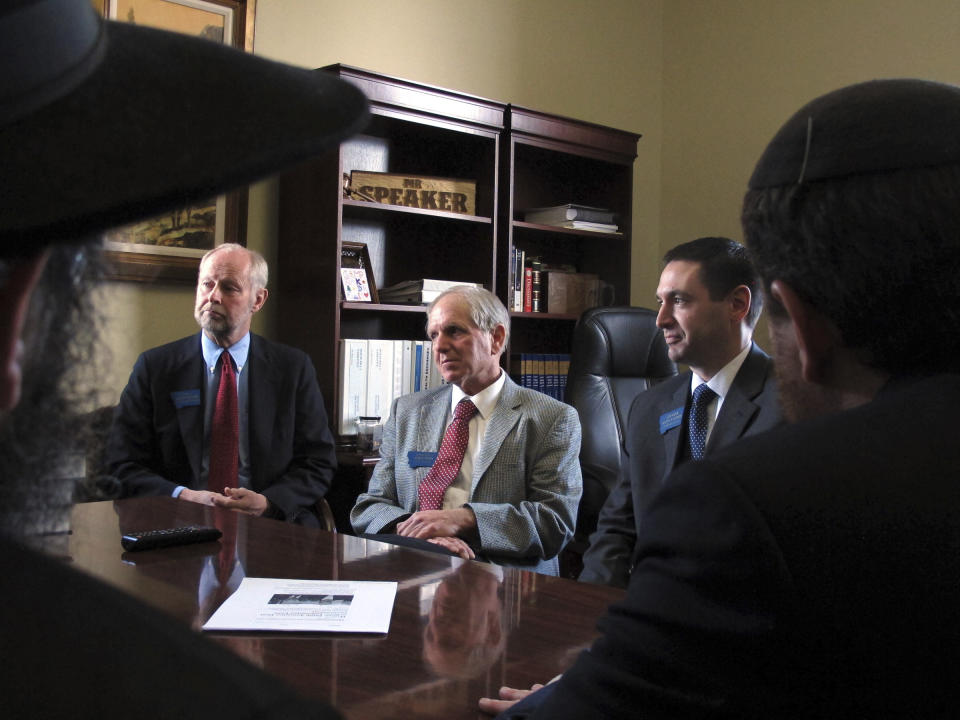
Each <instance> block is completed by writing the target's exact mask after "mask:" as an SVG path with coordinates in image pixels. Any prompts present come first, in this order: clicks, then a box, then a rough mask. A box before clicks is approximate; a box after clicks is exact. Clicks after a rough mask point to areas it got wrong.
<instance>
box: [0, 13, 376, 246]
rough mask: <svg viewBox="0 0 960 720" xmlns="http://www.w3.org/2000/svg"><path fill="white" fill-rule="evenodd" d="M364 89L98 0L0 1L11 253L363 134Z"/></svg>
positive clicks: (0, 210)
mask: <svg viewBox="0 0 960 720" xmlns="http://www.w3.org/2000/svg"><path fill="white" fill-rule="evenodd" d="M366 120H367V101H366V98H365V97H364V96H363V94H362V93H361V92H360V91H359V90H358V89H357V88H355V87H353V86H352V85H349V84H348V83H345V82H343V81H341V80H339V79H337V78H334V77H332V76H330V75H327V74H325V73H322V72H318V71H315V70H307V69H303V68H297V67H292V66H289V65H284V64H281V63H277V62H272V61H269V60H266V59H263V58H258V57H255V56H253V55H251V54H248V53H244V52H241V51H239V50H235V49H232V48H228V47H226V46H223V45H218V44H216V43H213V42H210V41H207V40H203V39H199V38H191V37H187V36H185V35H180V34H175V33H168V32H163V31H159V30H153V29H151V28H145V27H137V26H134V25H128V24H123V23H115V22H110V21H104V20H102V19H101V18H100V17H99V16H98V15H97V13H96V11H95V10H94V9H93V8H92V7H91V5H90V2H89V0H5V3H4V6H3V7H2V8H0V254H2V255H13V254H17V253H22V252H31V251H33V250H35V249H36V248H37V247H38V246H39V245H41V244H45V243H50V242H60V241H66V240H70V239H72V238H76V237H82V236H89V235H90V234H92V233H96V232H99V231H102V230H105V229H107V228H109V227H112V226H115V225H120V224H123V223H126V222H130V221H132V220H135V219H138V218H141V217H145V216H148V215H151V214H157V213H160V212H163V211H165V210H169V209H171V208H173V207H175V206H177V205H184V204H187V203H189V202H191V201H195V200H199V199H204V198H209V197H212V196H214V195H216V194H218V193H220V192H223V191H225V190H228V189H230V188H233V187H237V186H239V185H242V184H245V183H249V182H252V181H254V180H257V179H259V178H262V177H264V176H266V175H268V174H270V173H271V172H274V171H276V170H279V169H280V168H282V167H284V166H286V165H290V164H292V163H295V162H297V161H299V160H303V159H306V158H308V157H310V156H313V155H316V154H318V153H320V152H322V151H324V150H326V149H328V148H330V147H331V146H332V145H334V144H335V143H337V142H339V141H340V140H341V139H343V138H345V137H347V136H349V135H350V134H352V133H354V132H356V131H358V130H359V129H361V128H362V127H363V124H364V123H365V122H366Z"/></svg>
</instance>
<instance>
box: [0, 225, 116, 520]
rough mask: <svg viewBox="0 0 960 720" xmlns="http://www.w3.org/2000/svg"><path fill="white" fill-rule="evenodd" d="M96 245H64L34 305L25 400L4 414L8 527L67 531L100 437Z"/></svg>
mask: <svg viewBox="0 0 960 720" xmlns="http://www.w3.org/2000/svg"><path fill="white" fill-rule="evenodd" d="M102 271H103V266H102V261H101V256H100V252H99V243H97V244H96V245H88V246H83V245H72V246H59V247H56V248H55V249H54V250H53V251H52V252H51V255H50V259H49V260H48V262H47V266H46V269H45V270H44V273H43V275H42V277H41V279H40V282H39V284H38V286H37V289H36V291H35V292H34V294H33V298H32V300H31V303H30V308H29V314H28V316H27V321H26V323H25V327H26V328H27V331H26V333H27V334H26V336H25V337H24V345H25V352H24V361H23V384H22V392H21V398H20V402H19V404H18V405H17V406H16V407H15V408H13V409H12V410H11V411H9V412H7V413H4V414H3V415H0V533H3V534H5V535H8V536H15V537H18V538H20V539H26V538H29V537H37V536H43V535H45V534H49V533H63V532H65V530H66V529H67V523H68V515H69V511H70V506H71V504H72V502H73V499H74V494H75V492H76V489H77V487H78V482H77V481H78V480H81V479H82V478H83V475H84V468H83V459H84V458H85V456H86V452H87V446H88V445H89V443H90V442H91V440H92V437H91V432H90V423H89V419H88V417H86V415H85V414H84V413H85V411H86V410H89V409H91V406H92V405H93V403H94V402H95V401H96V399H97V397H98V395H99V394H98V393H97V392H96V388H94V387H92V383H91V376H93V375H94V374H95V373H92V372H91V371H90V368H91V367H92V362H93V356H94V348H95V347H96V342H97V336H98V333H97V329H98V326H99V322H98V321H97V318H98V317H99V315H98V313H97V312H96V310H95V307H94V302H93V300H92V298H91V295H90V292H89V290H90V289H91V288H92V287H93V285H94V284H96V283H97V282H98V281H99V278H100V277H101V275H102Z"/></svg>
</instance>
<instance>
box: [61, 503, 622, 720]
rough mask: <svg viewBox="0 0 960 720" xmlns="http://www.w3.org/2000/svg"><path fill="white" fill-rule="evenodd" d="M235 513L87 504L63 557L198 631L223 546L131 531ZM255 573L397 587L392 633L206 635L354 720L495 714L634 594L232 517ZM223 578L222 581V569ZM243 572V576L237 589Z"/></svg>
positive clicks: (239, 550)
mask: <svg viewBox="0 0 960 720" xmlns="http://www.w3.org/2000/svg"><path fill="white" fill-rule="evenodd" d="M224 514H226V513H224V512H223V511H220V510H215V509H213V508H206V507H203V506H200V505H195V504H192V503H187V502H181V501H177V500H173V499H171V498H142V499H132V500H120V501H115V502H97V503H85V504H80V505H77V506H76V507H75V508H74V510H73V518H72V532H71V534H70V535H69V537H68V539H67V541H66V546H65V547H61V548H60V550H59V553H60V554H63V553H65V554H66V555H68V557H69V560H68V561H69V562H72V564H73V565H74V566H75V567H77V568H78V569H81V570H83V571H85V572H88V573H90V574H91V575H94V576H95V577H97V578H100V579H101V580H103V581H104V582H106V583H108V584H110V585H113V586H115V587H118V588H120V589H122V590H124V591H125V592H127V593H129V594H130V595H133V596H135V597H137V598H139V599H140V600H143V601H144V602H146V603H148V604H150V605H153V606H155V607H157V608H159V609H161V610H162V611H164V612H166V613H168V614H170V615H172V616H173V617H174V618H176V619H177V620H179V621H181V622H184V623H187V624H188V625H190V626H192V627H194V628H197V629H198V631H199V628H200V626H201V625H202V624H203V623H204V622H206V620H207V619H208V618H209V617H210V615H211V614H213V611H214V610H216V608H217V607H219V605H220V603H221V602H222V601H223V599H224V596H223V595H222V594H220V595H219V596H218V595H217V594H216V593H212V594H210V595H207V596H205V593H206V588H207V587H208V586H209V585H210V582H209V579H210V577H212V576H213V575H212V574H211V571H210V570H209V568H210V567H211V566H213V565H214V563H216V562H217V561H218V559H222V557H223V556H222V555H221V542H216V543H204V544H197V545H191V546H180V547H173V548H165V549H162V550H153V551H146V552H140V553H124V552H123V550H122V548H121V547H120V535H121V533H122V532H133V531H137V530H151V529H157V528H164V527H173V526H179V525H191V524H204V525H214V524H215V523H216V522H221V523H222V522H223V520H222V518H219V519H218V517H217V515H224ZM233 517H235V518H237V523H236V538H237V542H236V556H237V557H238V558H239V560H240V563H239V565H240V566H242V571H243V572H245V573H246V575H247V576H249V577H276V578H303V579H317V580H333V579H343V580H394V581H397V582H398V583H399V585H398V590H397V597H396V602H395V604H394V608H393V616H392V618H391V621H390V631H389V632H388V633H387V634H386V635H369V634H368V635H353V634H319V633H271V634H265V633H207V635H208V637H209V638H210V639H212V640H213V641H215V642H218V643H221V644H223V645H225V646H226V647H228V648H230V649H231V650H232V651H234V652H236V653H237V654H238V655H241V656H242V657H244V658H246V659H247V660H248V661H250V662H252V663H253V664H255V665H257V666H259V667H262V668H263V669H264V670H266V671H267V672H269V673H271V674H274V675H277V676H279V677H281V678H283V679H284V680H285V681H286V682H287V683H288V684H290V685H292V686H293V687H294V688H296V689H297V690H298V691H300V692H301V693H302V694H304V695H306V696H308V697H314V698H319V699H323V700H326V701H327V702H329V703H331V704H333V705H335V706H336V707H337V708H339V709H340V711H341V712H342V713H343V714H344V715H345V716H346V717H347V718H352V719H356V720H360V719H361V718H362V719H364V720H375V719H376V718H395V717H417V718H438V719H439V718H444V719H446V720H451V719H456V718H477V717H486V716H484V715H482V714H481V713H479V711H478V710H477V699H478V698H479V697H481V696H496V693H497V690H498V688H499V687H500V686H501V685H504V684H507V685H512V686H514V687H529V686H530V685H531V684H532V683H534V682H545V681H546V680H548V679H550V678H551V677H553V676H554V675H556V674H557V673H560V672H562V671H563V670H564V669H566V668H567V667H568V666H569V665H570V664H571V663H572V661H573V659H574V658H575V657H576V655H577V654H578V653H579V652H580V650H581V649H583V648H584V647H586V646H587V645H589V643H590V641H591V640H592V639H593V637H595V635H596V631H595V623H596V619H597V618H598V617H599V616H600V615H601V613H602V612H603V610H604V609H605V608H606V607H607V605H608V604H610V603H611V602H613V601H616V600H618V599H619V598H621V597H622V595H623V591H622V590H617V589H614V588H608V587H600V586H596V585H589V584H585V583H578V582H575V581H573V580H566V579H562V578H554V577H548V576H546V575H538V574H535V573H531V572H527V571H522V570H514V569H509V568H505V569H503V572H502V577H500V576H499V575H498V574H493V575H492V574H491V573H490V572H489V571H488V570H487V569H486V567H488V566H481V564H480V563H474V562H468V563H460V562H459V561H457V560H455V559H452V558H448V557H445V556H443V555H439V554H434V553H428V552H421V551H417V550H410V549H406V548H399V547H395V546H392V545H387V544H384V543H378V542H375V541H371V540H362V539H359V538H355V537H352V536H349V535H343V534H334V533H328V532H325V531H321V530H311V529H307V528H301V527H296V526H292V525H288V524H286V523H281V522H277V521H274V520H264V519H259V518H247V517H244V516H239V515H234V516H233ZM214 574H215V571H214ZM235 579H236V576H234V580H235Z"/></svg>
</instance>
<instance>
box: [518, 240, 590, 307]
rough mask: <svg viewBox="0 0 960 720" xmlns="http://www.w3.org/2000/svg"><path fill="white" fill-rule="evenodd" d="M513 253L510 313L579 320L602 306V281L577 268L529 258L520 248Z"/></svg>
mask: <svg viewBox="0 0 960 720" xmlns="http://www.w3.org/2000/svg"><path fill="white" fill-rule="evenodd" d="M511 252H512V255H511V261H510V277H509V278H508V282H509V283H510V287H511V288H512V292H510V293H508V295H509V297H508V299H509V301H510V307H509V308H508V309H509V310H512V311H514V312H533V313H536V312H549V313H556V314H561V315H576V316H579V315H581V314H582V313H583V311H584V310H586V309H587V308H592V307H596V306H597V305H598V304H599V292H600V278H599V277H598V276H597V275H596V274H594V273H578V272H577V270H576V268H575V267H574V266H573V265H568V264H561V265H557V264H553V263H546V262H544V261H543V260H542V259H541V258H540V257H539V256H533V257H528V256H527V254H526V251H524V250H521V249H520V248H517V247H514V248H513V249H512V251H511Z"/></svg>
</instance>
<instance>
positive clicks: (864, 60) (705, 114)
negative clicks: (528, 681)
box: [103, 0, 960, 393]
mask: <svg viewBox="0 0 960 720" xmlns="http://www.w3.org/2000/svg"><path fill="white" fill-rule="evenodd" d="M398 8H403V9H408V8H409V9H410V10H411V11H407V12H404V11H402V10H400V9H398ZM958 47H960V3H958V2H956V0H914V1H913V2H909V3H908V2H906V1H905V0H842V1H841V0H808V1H807V2H805V3H798V2H795V1H794V0H789V1H788V0H420V2H417V3H413V4H409V5H405V6H396V5H379V4H376V3H374V4H369V3H368V4H363V5H357V4H351V3H344V2H341V1H340V0H258V3H257V20H256V52H257V54H259V55H263V56H266V57H270V58H274V59H278V60H283V61H286V62H290V63H294V64H299V65H303V66H306V67H317V66H320V65H326V64H330V63H337V62H341V63H345V64H348V65H355V66H358V67H362V68H367V69H370V70H375V71H379V72H383V73H387V74H391V75H396V76H399V77H403V78H408V79H410V80H415V81H420V82H425V83H429V84H433V85H440V86H444V87H450V88H455V89H458V90H462V91H464V92H468V93H472V94H475V95H480V96H483V97H489V98H491V99H494V100H500V101H504V102H512V103H517V104H520V105H527V106H530V107H535V108H538V109H542V110H546V111H549V112H554V113H559V114H562V115H568V116H571V117H576V118H579V119H583V120H588V121H591V122H596V123H601V124H604V125H612V126H614V127H619V128H622V129H625V130H632V131H636V132H639V133H642V134H643V138H642V139H641V141H640V145H639V157H638V159H637V164H636V171H635V175H634V179H635V185H636V190H635V194H634V228H635V237H634V251H633V277H634V291H633V302H634V303H635V304H641V305H650V304H651V302H652V296H653V290H654V288H655V287H656V279H657V276H658V274H659V267H658V258H659V257H660V255H661V254H662V252H663V251H664V250H666V249H667V248H669V247H671V246H673V245H675V244H676V243H678V242H682V241H684V240H689V239H692V238H694V237H697V236H700V235H706V234H726V235H729V236H731V237H734V238H737V239H739V238H740V229H739V221H738V213H739V206H740V200H741V197H742V194H743V190H744V187H745V184H746V180H747V177H748V175H749V172H750V168H751V167H752V165H753V163H754V162H755V160H756V158H757V157H758V155H759V154H760V151H761V150H762V148H763V146H764V144H765V143H766V141H767V140H768V139H769V138H770V136H772V134H773V133H774V132H775V131H776V129H777V127H779V125H780V124H781V123H782V122H783V121H784V120H785V119H786V117H787V116H788V115H789V114H790V113H791V112H793V111H794V110H796V109H797V108H798V107H799V106H800V105H801V104H802V103H803V102H805V101H806V100H808V99H811V98H812V97H814V96H816V95H817V94H819V93H822V92H824V91H826V90H829V89H832V88H834V87H839V86H841V85H843V84H847V83H851V82H856V81H859V80H865V79H870V78H875V77H894V76H921V77H928V78H932V79H938V80H945V81H949V82H955V83H960V64H958V62H957V57H958V55H957V48H958ZM265 140H266V141H268V140H269V139H265ZM248 240H249V243H250V245H251V246H253V247H256V248H257V249H259V250H261V251H263V252H264V253H265V254H266V255H267V258H268V259H272V257H273V256H274V255H275V245H276V184H275V183H274V182H272V181H266V182H263V183H260V184H259V185H256V186H254V187H253V188H252V190H251V198H250V232H249V238H248ZM276 281H277V278H273V280H272V282H276ZM103 305H104V307H106V308H107V312H108V314H109V315H110V316H111V317H112V318H113V319H115V322H113V323H111V325H110V335H109V336H108V340H109V344H110V347H111V351H112V352H111V354H112V356H113V361H114V363H113V365H112V369H111V366H109V365H106V364H105V366H104V373H105V379H106V380H107V382H108V384H109V386H110V387H111V388H113V391H114V392H115V393H119V390H120V389H121V388H122V387H123V383H124V382H125V380H126V376H127V373H128V372H129V369H130V366H131V365H132V363H133V360H134V359H135V357H136V354H137V353H139V352H140V351H141V350H143V349H145V348H147V347H150V346H153V345H156V344H159V343H161V342H165V341H167V340H172V339H175V338H177V337H180V336H181V335H184V334H187V333H189V332H192V331H193V330H194V329H195V325H194V323H193V320H192V315H191V305H192V291H191V290H188V289H174V288H160V287H144V286H138V285H128V284H114V285H111V286H110V287H109V288H108V289H107V290H106V291H105V292H104V299H103ZM271 327H272V322H271V315H270V303H269V301H268V303H267V306H266V308H265V311H264V317H262V318H260V319H258V321H257V323H255V329H256V330H258V331H259V332H263V333H265V334H268V335H269V334H270V331H271Z"/></svg>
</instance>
